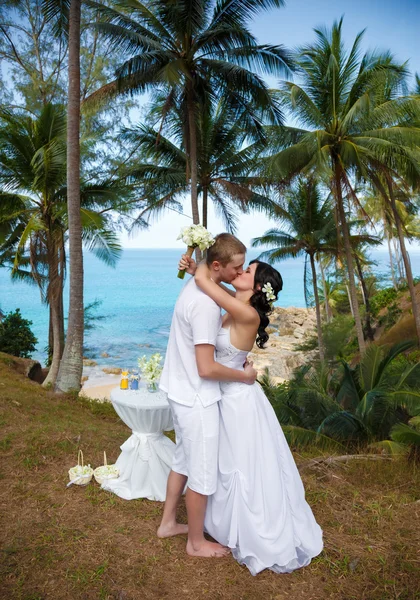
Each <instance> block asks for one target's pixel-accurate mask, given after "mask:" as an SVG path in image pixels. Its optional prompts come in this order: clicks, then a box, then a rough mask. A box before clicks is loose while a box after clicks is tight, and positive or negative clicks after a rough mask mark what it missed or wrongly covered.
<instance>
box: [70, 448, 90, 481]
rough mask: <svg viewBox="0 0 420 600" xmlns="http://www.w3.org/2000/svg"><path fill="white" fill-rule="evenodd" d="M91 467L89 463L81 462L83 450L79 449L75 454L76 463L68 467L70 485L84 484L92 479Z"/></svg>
mask: <svg viewBox="0 0 420 600" xmlns="http://www.w3.org/2000/svg"><path fill="white" fill-rule="evenodd" d="M92 475H93V469H92V467H91V466H90V465H84V464H83V452H82V451H81V450H79V453H78V455H77V465H76V466H75V467H72V468H71V469H69V479H70V483H69V484H67V485H70V484H72V483H74V484H75V485H86V484H88V483H89V481H90V480H91V479H92Z"/></svg>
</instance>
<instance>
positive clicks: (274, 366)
mask: <svg viewBox="0 0 420 600" xmlns="http://www.w3.org/2000/svg"><path fill="white" fill-rule="evenodd" d="M267 331H268V332H269V334H270V339H269V340H268V342H267V344H266V347H265V348H263V349H260V348H258V347H257V346H254V349H253V351H252V352H251V353H250V354H249V357H250V359H251V360H253V361H254V366H255V367H256V369H257V370H258V371H260V372H261V371H262V370H263V369H264V368H265V367H268V369H269V371H270V376H271V378H272V379H273V380H274V381H275V382H277V383H281V382H283V381H286V380H287V379H290V378H291V376H292V375H293V371H294V370H295V369H296V368H297V367H300V366H302V365H305V364H310V363H311V362H312V361H313V360H314V359H315V358H317V356H318V350H298V347H299V346H300V345H301V344H302V343H303V342H304V341H305V340H306V339H308V338H309V337H313V336H314V335H316V315H315V309H313V308H294V307H290V308H275V309H274V312H273V314H272V315H271V316H270V326H269V327H268V328H267Z"/></svg>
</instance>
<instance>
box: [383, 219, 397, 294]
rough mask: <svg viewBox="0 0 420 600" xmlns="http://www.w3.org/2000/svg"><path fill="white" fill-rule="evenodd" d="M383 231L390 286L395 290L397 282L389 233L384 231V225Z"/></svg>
mask: <svg viewBox="0 0 420 600" xmlns="http://www.w3.org/2000/svg"><path fill="white" fill-rule="evenodd" d="M384 229H385V235H386V241H387V244H388V253H389V265H390V267H391V278H392V285H393V286H394V289H395V290H397V289H398V286H397V280H396V279H395V273H394V259H393V258H392V249H391V241H390V239H389V232H388V231H387V229H386V224H385V225H384Z"/></svg>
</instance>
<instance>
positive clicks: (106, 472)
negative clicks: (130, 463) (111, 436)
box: [93, 452, 120, 485]
mask: <svg viewBox="0 0 420 600" xmlns="http://www.w3.org/2000/svg"><path fill="white" fill-rule="evenodd" d="M93 476H94V478H95V480H96V481H97V482H98V483H99V485H102V484H103V483H105V482H106V481H109V480H110V479H117V478H118V477H119V476H120V472H119V469H118V467H117V466H116V465H109V464H108V463H107V461H106V454H105V452H104V464H103V465H102V466H101V467H96V469H95V470H94V471H93Z"/></svg>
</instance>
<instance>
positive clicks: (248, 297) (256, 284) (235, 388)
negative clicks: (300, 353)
mask: <svg viewBox="0 0 420 600" xmlns="http://www.w3.org/2000/svg"><path fill="white" fill-rule="evenodd" d="M189 266H190V268H191V266H192V265H191V264H190V265H189ZM194 266H195V265H194ZM192 270H193V269H192ZM192 270H190V271H189V272H191V271H192ZM195 280H196V283H197V285H198V286H199V287H200V288H201V289H202V290H203V291H204V292H205V293H206V294H208V295H209V296H210V297H211V298H212V299H213V300H214V301H215V302H216V303H217V304H219V306H221V307H222V308H223V309H225V311H226V314H225V315H224V317H223V323H222V328H221V330H220V332H219V335H218V337H217V341H216V359H217V361H218V362H220V363H222V364H224V365H226V366H228V367H231V368H234V369H241V368H243V364H244V362H245V361H246V357H247V354H248V352H249V351H250V350H251V349H252V347H253V345H254V342H255V340H256V343H257V345H258V346H259V347H260V348H262V347H263V345H264V344H265V343H266V342H267V340H268V334H267V332H266V331H265V329H266V327H267V325H268V323H269V319H268V316H267V315H268V314H269V313H270V312H271V308H272V307H271V303H272V302H273V301H274V300H275V299H276V298H277V295H278V293H279V292H280V290H281V289H282V279H281V276H280V273H279V272H278V271H276V270H275V269H274V268H273V267H271V266H270V265H268V264H266V263H263V262H259V261H252V262H251V263H250V264H249V266H248V268H247V269H246V270H245V271H244V272H243V273H242V274H241V275H239V276H238V277H237V278H236V279H235V280H234V281H233V282H232V285H233V287H234V288H235V290H236V293H234V292H231V291H230V290H228V289H227V288H222V287H221V286H220V285H218V284H216V283H214V282H213V280H212V279H211V278H210V272H209V269H208V267H207V265H205V264H200V265H199V266H198V268H197V270H196V272H195ZM220 386H221V391H222V400H221V401H220V403H219V407H220V432H219V436H220V437H219V468H218V484H217V490H216V493H215V494H214V495H213V496H210V497H209V499H208V504H207V511H206V517H205V530H206V531H207V532H208V533H209V534H210V535H211V536H212V537H213V538H214V539H216V540H217V541H218V542H220V543H221V544H223V545H225V546H228V547H229V548H231V550H232V554H233V556H234V557H235V559H236V560H237V561H238V562H239V563H241V564H245V565H246V566H247V567H248V569H249V570H250V572H251V574H252V575H256V574H257V573H259V572H260V571H262V570H264V569H272V570H273V571H275V572H276V573H288V572H291V571H293V570H294V569H298V568H300V567H304V566H306V565H308V564H309V563H310V562H311V559H312V558H313V557H315V556H317V555H318V554H319V553H320V552H321V551H322V548H323V542H322V530H321V528H320V527H319V525H318V524H317V522H316V521H315V518H314V515H313V514H312V510H311V508H310V507H309V505H308V504H307V502H306V500H305V490H304V487H303V484H302V480H301V478H300V475H299V472H298V470H297V467H296V464H295V462H294V460H293V456H292V453H291V452H290V449H289V446H288V444H287V441H286V439H285V437H284V434H283V431H282V429H281V427H280V425H279V422H278V420H277V417H276V415H275V413H274V410H273V408H272V406H271V404H270V402H269V401H268V399H267V397H266V396H265V394H264V392H263V390H262V389H261V387H260V385H259V384H258V383H254V384H253V385H251V386H250V385H245V384H242V383H224V382H222V383H221V384H220Z"/></svg>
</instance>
